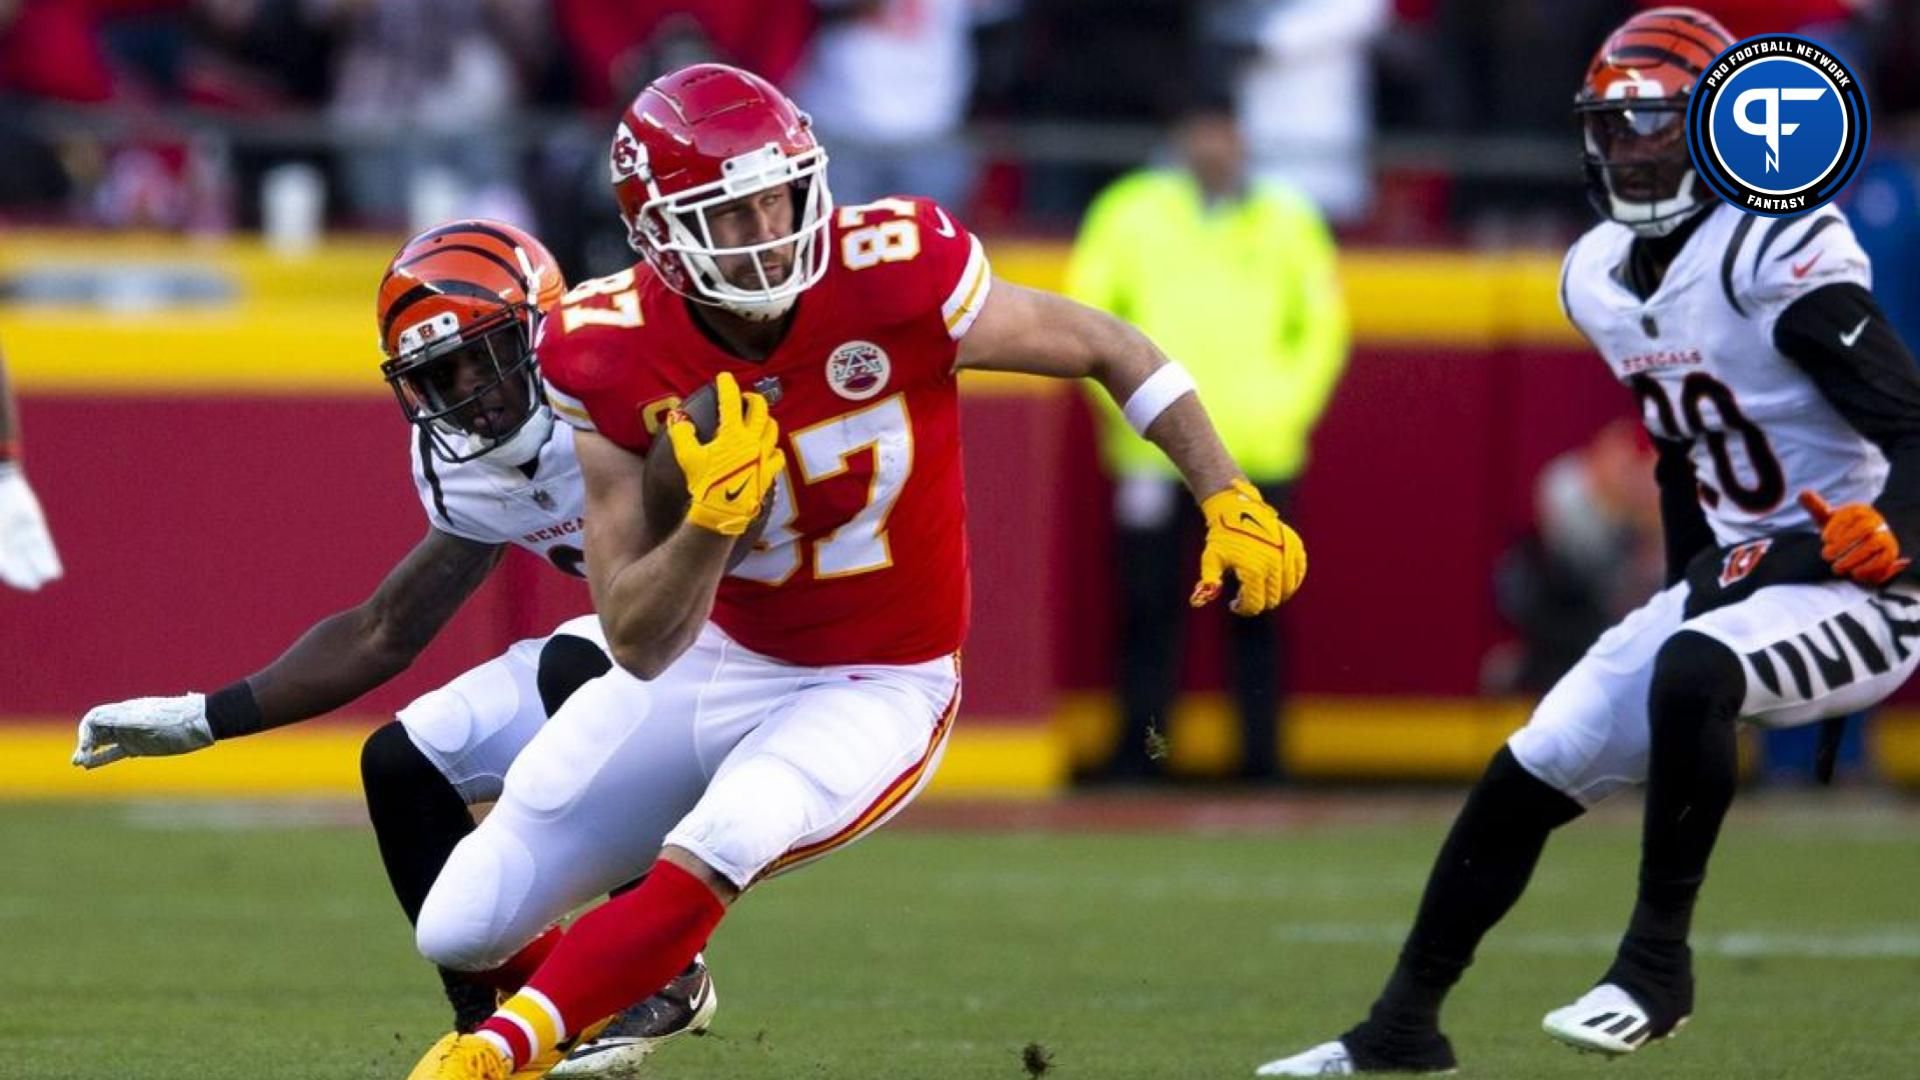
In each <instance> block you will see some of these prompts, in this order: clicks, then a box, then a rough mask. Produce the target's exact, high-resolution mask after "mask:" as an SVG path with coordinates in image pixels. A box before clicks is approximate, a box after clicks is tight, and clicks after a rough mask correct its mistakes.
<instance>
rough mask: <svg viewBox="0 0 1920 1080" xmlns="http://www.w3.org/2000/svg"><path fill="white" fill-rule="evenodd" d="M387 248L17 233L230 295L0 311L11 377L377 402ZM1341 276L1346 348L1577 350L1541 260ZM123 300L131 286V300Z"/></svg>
mask: <svg viewBox="0 0 1920 1080" xmlns="http://www.w3.org/2000/svg"><path fill="white" fill-rule="evenodd" d="M398 242H399V238H398V237H392V238H382V237H362V238H343V239H332V240H329V241H327V242H326V243H325V244H323V245H322V246H321V247H320V248H319V249H318V250H316V251H315V252H313V253H312V254H310V255H304V256H299V257H292V258H288V257H282V256H278V255H275V254H274V253H272V252H270V251H268V250H266V249H265V248H264V247H262V246H261V245H260V244H259V243H257V242H253V241H248V240H234V241H227V242H212V243H203V242H195V241H190V240H183V239H179V238H172V237H165V236H157V235H133V236H112V235H101V234H94V233H60V232H34V231H24V232H18V233H11V234H9V235H8V238H7V243H6V245H5V246H4V247H0V278H4V277H8V276H13V275H17V274H29V273H33V272H36V271H41V272H44V271H49V270H62V269H72V270H76V271H86V272H90V273H99V272H102V271H105V272H107V273H112V272H114V271H127V270H138V269H143V268H145V269H151V268H155V267H168V266H173V267H180V268H183V269H189V270H191V271H193V272H195V273H197V274H201V275H211V276H212V277H214V278H216V279H218V280H220V281H222V282H224V283H225V284H227V285H228V286H230V287H231V289H232V291H233V296H232V299H231V300H230V301H226V302H221V303H216V304H212V305H205V306H186V307H167V308H162V307H153V306H150V305H143V304H141V303H140V302H138V301H137V300H135V301H131V302H126V303H122V304H121V306H119V307H118V308H102V307H97V306H91V305H68V306H32V307H26V306H20V305H5V304H0V341H4V342H5V343H6V351H7V362H8V366H9V370H10V372H11V373H12V375H13V377H14V379H15V380H16V381H17V383H18V384H19V385H20V386H21V387H22V388H24V389H26V390H28V391H33V392H65V393H132V392H140V393H153V392H205V391H210V390H221V391H227V392H232V393H311V392H315V391H326V392H331V393H346V394H368V395H372V394H378V393H382V392H383V387H382V385H381V381H380V376H379V374H378V370H377V369H378V367H379V363H380V360H381V356H380V351H379V347H378V344H377V340H376V339H377V334H376V332H375V326H374V291H375V289H376V287H377V286H378V284H379V280H380V273H381V270H382V269H383V268H384V267H385V266H386V262H387V259H388V258H389V257H391V255H392V253H393V250H394V247H395V246H396V245H397V244H398ZM988 255H989V257H990V258H991V259H992V265H993V269H994V273H995V274H997V275H998V276H999V277H1001V278H1003V279H1005V280H1007V281H1010V282H1013V283H1014V284H1018V285H1030V286H1035V287H1039V288H1048V289H1054V288H1058V286H1059V284H1060V280H1061V275H1062V272H1063V270H1064V266H1065V259H1066V246H1065V245H1064V244H1061V243H1058V242H1034V241H1020V240H1005V241H994V242H991V243H989V244H988ZM1341 279H1342V282H1343V285H1344V287H1345V289H1346V291H1347V306H1348V308H1349V310H1350V311H1351V312H1352V318H1353V336H1354V340H1355V341H1356V342H1357V343H1359V344H1360V345H1363V346H1365V345H1407V346H1421V345H1428V346H1433V347H1440V348H1445V347H1453V348H1480V349H1484V348H1487V347H1489V346H1493V345H1501V346H1526V345H1542V344H1549V345H1577V344H1578V342H1579V338H1578V336H1577V335H1576V334H1575V333H1574V332H1573V331H1572V330H1571V329H1570V328H1569V327H1568V326H1567V324H1566V320H1565V319H1564V318H1563V317H1562V315H1561V313H1560V309H1559V301H1558V297H1557V289H1558V281H1559V256H1558V254H1557V253H1554V252H1519V253H1506V254H1487V253H1469V252H1389V251H1356V252H1348V253H1346V254H1344V255H1343V256H1342V258H1341ZM136 291H137V290H136ZM967 387H968V389H969V391H973V392H988V393H994V392H1010V391H1011V392H1021V393H1047V392H1055V391H1057V389H1058V387H1057V386H1055V385H1053V384H1051V383H1049V382H1047V381H1044V380H1036V379H1017V380H1011V381H1010V380H1005V379H985V380H980V379H969V380H968V381H967Z"/></svg>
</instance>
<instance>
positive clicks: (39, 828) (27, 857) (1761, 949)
mask: <svg viewBox="0 0 1920 1080" xmlns="http://www.w3.org/2000/svg"><path fill="white" fill-rule="evenodd" d="M1164 805H1165V811H1166V812H1165V815H1164V816H1165V817H1166V818H1167V819H1168V820H1169V821H1176V820H1180V819H1182V818H1183V817H1184V818H1187V819H1191V820H1194V821H1196V822H1198V823H1200V824H1202V825H1205V824H1206V823H1207V822H1208V821H1209V820H1212V821H1214V822H1215V824H1216V825H1217V824H1219V823H1220V821H1222V820H1224V821H1226V823H1227V825H1228V826H1229V827H1226V828H1211V829H1201V830H1198V831H1177V830H1176V831H1168V832H1130V833H1129V832H1120V833H1115V832H1090V831H1087V830H1085V829H1078V830H1074V831H1031V830H1015V831H1004V830H990V831H983V832H975V831H961V830H951V829H946V828H935V827H932V826H934V825H938V824H939V823H940V822H941V821H943V820H946V819H948V818H949V817H950V816H951V815H949V814H948V813H946V812H944V808H939V807H935V808H933V812H931V813H928V814H924V815H921V816H920V817H919V819H918V820H917V822H909V823H908V827H905V828H900V827H896V828H893V829H891V830H890V831H889V832H887V833H885V834H883V835H881V836H880V837H878V838H876V839H873V840H870V841H868V842H866V843H864V844H862V845H861V846H859V847H856V848H855V849H853V850H851V851H849V852H845V853H842V854H840V855H836V856H835V857H833V858H831V859H828V860H826V861H825V862H824V863H822V864H819V865H817V866H815V867H812V868H809V869H807V870H805V871H803V872H801V873H798V874H795V875H792V876H790V877H787V878H784V879H781V880H779V881H776V882H773V883H771V884H769V885H768V886H766V887H765V888H764V889H762V890H760V891H758V892H756V893H754V894H753V895H751V896H750V897H749V898H748V900H747V901H746V902H745V903H744V904H743V905H742V906H741V907H740V908H739V909H738V910H737V911H736V912H735V914H734V915H733V916H732V917H731V918H730V920H729V921H728V923H727V924H726V925H725V926H723V927H722V928H721V930H720V932H719V935H718V937H717V939H716V941H715V943H714V945H713V947H712V948H711V949H710V950H709V960H710V962H711V963H712V965H713V968H714V971H715V976H716V978H717V980H718V986H719V990H720V996H721V1010H720V1014H719V1017H718V1019H717V1021H716V1024H715V1027H714V1033H713V1034H712V1035H711V1036H710V1037H707V1038H704V1039H698V1040H692V1039H689V1040H685V1041H683V1042H681V1043H679V1044H677V1045H674V1046H670V1047H668V1048H667V1049H666V1050H664V1051H663V1052H662V1053H661V1054H660V1055H659V1056H658V1057H656V1058H655V1059H654V1063H653V1065H652V1071H653V1074H654V1075H656V1076H659V1077H663V1078H668V1077H684V1078H688V1080H695V1078H717V1077H726V1078H730V1080H747V1078H754V1077H768V1078H773V1077H778V1078H781V1080H792V1078H796V1077H835V1078H837V1077H849V1078H869V1077H887V1078H895V1077H898V1078H913V1080H923V1078H924V1080H943V1078H948V1077H954V1078H958V1077H968V1078H973V1077H978V1078H982V1080H988V1078H1004V1080H1021V1078H1023V1077H1025V1076H1026V1075H1027V1072H1026V1070H1025V1069H1024V1067H1023V1065H1022V1060H1021V1058H1022V1049H1023V1047H1025V1046H1027V1045H1028V1044H1029V1043H1038V1044H1040V1045H1041V1046H1043V1047H1045V1048H1046V1049H1047V1051H1048V1052H1050V1053H1051V1055H1052V1063H1053V1066H1052V1069H1051V1070H1049V1073H1048V1075H1049V1076H1055V1077H1060V1078H1068V1080H1070V1078H1076V1077H1098V1078H1102V1080H1110V1078H1111V1080H1118V1078H1124V1077H1154V1078H1183V1080H1184V1078H1189V1077H1193V1078H1201V1077H1247V1076H1250V1075H1251V1071H1252V1067H1253V1066H1254V1065H1255V1064H1256V1063H1258V1062H1260V1061H1263V1060H1265V1059H1267V1058H1269V1057H1272V1056H1275V1055H1277V1054H1279V1053H1282V1052H1291V1051H1293V1050H1295V1049H1298V1048H1301V1047H1303V1046H1305V1045H1307V1044H1308V1043H1311V1042H1315V1041H1318V1040H1320V1039H1322V1038H1326V1037H1330V1036H1331V1035H1333V1034H1335V1033H1337V1032H1338V1031H1339V1030H1341V1029H1342V1028H1343V1027H1344V1026H1345V1025H1346V1024H1347V1023H1349V1022H1350V1021H1351V1020H1353V1019H1354V1018H1355V1017H1356V1016H1357V1015H1358V1014H1359V1013H1360V1011H1361V1010H1362V1009H1364V1007H1365V1006H1366V1004H1367V1002H1368V1000H1369V999H1370V997H1371V995H1372V993H1373V992H1374V990H1375V989H1376V988H1377V986H1378V984H1379V981H1380V980H1381V978H1382V977H1383V976H1384V974H1385V972H1386V970H1387V968H1388V965H1389V963H1390V962H1391V959H1392V956H1393V954H1394V950H1395V948H1396V944H1397V938H1398V935H1399V933H1400V931H1401V930H1402V929H1403V928H1404V925H1405V921H1406V920H1407V919H1408V918H1409V917H1410V915H1411V912H1412V909H1413V906H1414V903H1415V901H1416V900H1417V894H1418V890H1419V887H1420V884H1421V881H1422V879H1423V877H1424V875H1425V871H1426V867H1427V864H1428V860H1429V858H1430V856H1431V854H1432V851H1433V849H1434V846H1435V845H1436V844H1437V843H1438V840H1439V837H1440V835H1441V832H1442V831H1443V829H1444V828H1445V824H1446V820H1447V818H1448V816H1449V814H1450V812H1451V809H1452V805H1453V800H1452V798H1451V797H1448V798H1443V799H1438V800H1435V799H1418V798H1414V799H1410V798H1408V797H1405V796H1354V797H1351V798H1350V799H1334V800H1331V801H1329V800H1328V799H1326V798H1324V797H1317V798H1313V799H1309V800H1304V801H1302V802H1301V803H1299V804H1297V807H1295V808H1296V809H1297V810H1298V812H1297V813H1292V814H1291V815H1290V816H1291V818H1292V819H1294V820H1295V822H1296V823H1295V824H1292V825H1284V824H1279V823H1275V824H1267V825H1259V824H1257V823H1255V824H1249V821H1250V820H1253V819H1257V818H1258V815H1257V814H1256V815H1253V818H1252V819H1250V818H1249V816H1248V815H1247V814H1246V813H1245V809H1246V808H1245V807H1244V806H1240V807H1239V808H1238V809H1237V810H1236V811H1235V813H1233V814H1229V815H1228V816H1227V817H1226V818H1224V819H1222V818H1218V817H1215V818H1209V817H1208V814H1207V813H1206V812H1205V811H1204V808H1201V810H1199V811H1196V810H1195V808H1193V807H1190V806H1187V805H1186V804H1184V803H1181V802H1178V801H1169V802H1167V803H1165V804H1164ZM1227 805H1228V806H1229V809H1233V808H1234V804H1227ZM1288 805H1289V806H1295V804H1288ZM1382 807H1384V812H1382V810H1381V808H1382ZM1358 808H1371V809H1370V813H1369V814H1356V813H1354V812H1353V811H1354V810H1355V809H1358ZM227 809H230V808H227ZM267 813H268V815H269V820H268V821H266V822H264V823H256V824H255V825H254V826H253V827H248V828H233V827H231V825H232V822H231V821H229V820H227V817H226V816H224V813H223V808H221V807H217V806H213V807H206V806H195V805H192V804H185V805H177V806H168V805H165V804H157V805H156V804H129V805H88V806H78V805H63V804H48V805H4V804H0V853H4V857H5V870H4V871H0V945H3V946H4V948H3V950H0V964H3V965H4V966H3V967H0V970H4V971H5V975H6V990H5V1005H4V1006H0V1077H5V1078H7V1080H55V1078H58V1080H75V1078H95V1077H100V1078H107V1077H111V1078H116V1080H162V1078H165V1080H261V1078H271V1080H309V1078H311V1080H323V1078H324V1080H343V1078H355V1077H370V1078H371V1077H383V1078H392V1080H398V1078H399V1077H401V1076H403V1075H404V1074H405V1072H406V1070H407V1068H408V1067H409V1066H410V1065H411V1064H412V1062H413V1060H414V1058H415V1057H416V1056H417V1055H418V1054H419V1052H420V1051H421V1050H422V1049H423V1048H424V1047H425V1046H426V1045H427V1044H428V1043H429V1042H430V1041H431V1040H432V1039H433V1038H434V1037H435V1036H436V1035H437V1034H438V1033H439V1031H440V1030H441V1027H442V1025H443V1024H444V1023H445V1016H444V1008H443V1006H442V1005H441V1003H440V1001H439V995H438V984H437V981H436V980H435V978H434V976H433V974H432V973H431V971H430V970H429V969H428V968H427V967H426V965H425V964H424V963H423V962H421V961H419V960H417V959H416V958H415V956H414V955H413V952H412V947H411V942H410V939H409V936H408V933H407V930H406V927H405V925H404V923H403V922H402V920H401V918H400V916H399V913H398V908H397V907H396V906H395V905H394V904H393V901H392V899H391V898H390V897H389V896H388V895H387V893H386V890H385V883H384V880H383V879H382V878H381V876H380V871H379V868H378V863H377V860H376V858H375V855H374V851H373V845H372V838H371V836H370V834H369V833H367V832H366V831H365V830H364V829H363V828H360V827H358V826H356V825H353V824H326V823H323V822H321V823H316V822H315V821H313V820H312V819H310V818H308V817H306V816H304V815H299V814H288V813H287V812H286V811H285V810H284V809H281V808H274V807H269V808H267ZM1736 814H1737V816H1736V819H1735V821H1734V823H1733V824H1732V826H1731V827H1730V829H1729V831H1728V834H1727V835H1726V836H1725V837H1724V838H1723V840H1722V842H1721V852H1720V857H1719V858H1718V860H1717V862H1716V865H1715V867H1714V874H1713V878H1712V880H1711V881H1710V883H1709V886H1708V894H1707V898H1706V900H1705V901H1704V903H1703V910H1702V913H1701V915H1700V919H1699V922H1700V924H1701V939H1702V940H1701V941H1700V943H1699V951H1700V954H1701V955H1700V961H1699V970H1698V973H1699V977H1700V984H1701V989H1700V1008H1699V1012H1698V1014H1697V1015H1696V1018H1695V1022H1694V1025H1693V1027H1692V1028H1690V1029H1689V1030H1688V1031H1687V1032H1686V1033H1685V1034H1684V1036H1683V1037H1681V1038H1679V1039H1676V1040H1674V1041H1673V1042H1672V1043H1670V1044H1666V1045H1657V1046H1654V1047H1652V1048H1650V1049H1648V1050H1646V1051H1644V1052H1642V1053H1641V1054H1639V1055H1637V1056H1636V1057H1635V1058H1633V1059H1630V1060H1628V1061H1624V1062H1620V1063H1617V1064H1612V1065H1609V1064H1607V1063H1605V1062H1603V1061H1602V1060H1601V1059H1598V1058H1592V1057H1581V1056H1578V1055H1575V1054H1573V1053H1571V1052H1568V1051H1566V1050H1563V1049H1561V1048H1559V1047H1558V1046H1556V1045H1555V1044H1553V1043H1550V1042H1549V1041H1548V1040H1547V1039H1546V1038H1545V1037H1544V1036H1542V1035H1541V1034H1540V1033H1539V1028H1538V1025H1539V1019H1540V1015H1541V1013H1543V1012H1544V1011H1545V1010H1546V1009H1547V1008H1549V1007H1552V1006H1555V1005H1559V1004H1563V1003H1564V1002H1565V1001H1568V1000H1571V997H1572V995H1574V994H1577V993H1578V992H1579V991H1581V990H1583V989H1584V988H1585V987H1586V986H1587V985H1588V983H1589V982H1590V981H1591V980H1592V978H1593V977H1594V976H1596V975H1597V974H1598V973H1599V972H1600V970H1601V969H1602V968H1603V967H1604V965H1605V962H1606V959H1607V956H1608V953H1609V947H1610V943H1611V941H1612V939H1613V937H1614V936H1615V934H1616V933H1617V931H1618V928H1619V926H1620V925H1621V923H1622V921H1623V920H1624V917H1625V913H1626V911H1627V908H1628V904H1629V900H1630V896H1631V880H1632V876H1633V867H1634V858H1635V853H1636V830H1635V827H1634V825H1633V824H1632V820H1631V818H1630V817H1629V816H1627V815H1622V814H1615V815H1610V816H1609V817H1607V818H1606V819H1605V820H1598V821H1589V822H1583V823H1580V824H1577V825H1575V826H1573V827H1572V828H1571V829H1570V830H1569V831H1567V832H1566V833H1564V834H1563V835H1562V836H1561V837H1560V838H1559V839H1557V840H1556V842H1555V844H1554V845H1553V846H1552V847H1551V848H1549V850H1548V853H1547V857H1546V860H1545V862H1544V864H1543V867H1542V870H1541V873H1540V874H1539V876H1538V878H1537V879H1536V881H1535V883H1534V888H1533V890H1532V892H1531V893H1530V894H1529V895H1528V896H1527V898H1526V899H1525V900H1524V901H1522V903H1521V905H1520V907H1519V909H1518V910H1517V911H1516V912H1515V913H1514V915H1513V916H1512V917H1511V918H1510V919H1509V920H1508V922H1507V923H1506V924H1505V925H1504V926H1502V927H1501V928H1500V929H1498V930H1496V931H1495V933H1494V936H1493V937H1492V938H1491V939H1489V941H1488V942H1487V944H1486V946H1485V947H1484V948H1483V949H1482V952H1481V962H1480V964H1479V965H1478V966H1477V967H1476V968H1475V969H1474V971H1473V972H1472V973H1470V975H1469V978H1468V981H1467V983H1466V984H1465V985H1464V987H1463V988H1462V990H1461V991H1460V992H1459V993H1458V994H1457V995H1456V996H1455V998H1454V1001H1453V1002H1452V1004H1451V1005H1450V1006H1449V1011H1448V1019H1449V1023H1448V1029H1449V1032H1450V1034H1451V1035H1452V1036H1453V1039H1454V1044H1455V1046H1456V1048H1457V1049H1458V1050H1459V1052H1460V1054H1461V1058H1462V1062H1463V1065H1464V1068H1463V1070H1462V1072H1463V1075H1467V1076H1473V1077H1482V1076H1484V1077H1515V1078H1529V1080H1532V1078H1548V1077H1600V1076H1605V1077H1607V1080H1619V1078H1621V1077H1625V1076H1628V1075H1642V1076H1648V1077H1701V1078H1705V1077H1714V1078H1720V1077H1742V1078H1753V1080H1761V1078H1769V1077H1796V1078H1797V1077H1849V1078H1877V1077H1886V1078H1896V1077H1899V1078H1910V1077H1913V1076H1916V1075H1920V830H1916V829H1915V828H1914V826H1915V824H1916V821H1920V815H1916V814H1914V813H1913V812H1912V810H1911V808H1909V809H1907V810H1905V811H1903V810H1901V809H1899V808H1898V807H1888V806H1886V805H1883V804H1879V803H1872V804H1867V803H1862V802H1858V801H1850V802H1829V801H1817V800H1816V801H1811V802H1808V801H1802V800H1793V801H1791V802H1789V803H1787V804H1784V805H1783V804H1779V803H1774V802H1768V803H1764V804H1761V805H1758V806H1748V807H1746V808H1744V809H1741V810H1738V811H1737V812H1736ZM1091 816H1094V817H1099V816H1101V815H1099V814H1095V815H1091ZM1148 816H1156V815H1152V814H1149V815H1148ZM1272 816H1274V817H1276V818H1277V817H1279V816H1281V815H1278V814H1276V815H1272ZM346 820H347V821H348V822H351V820H352V818H351V815H349V816H348V817H347V819H346ZM275 822H277V824H276V823H275Z"/></svg>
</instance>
